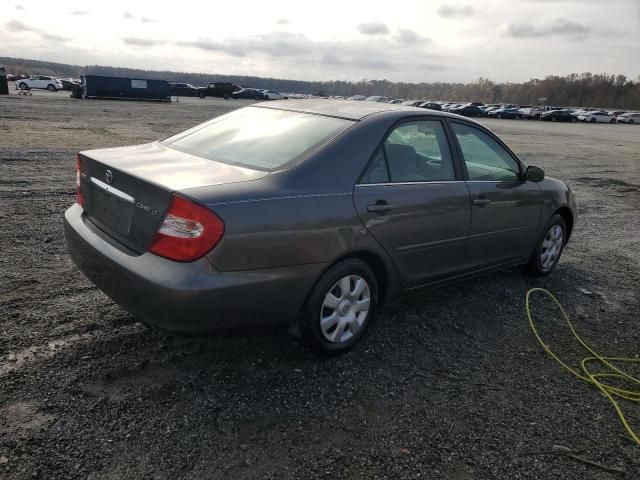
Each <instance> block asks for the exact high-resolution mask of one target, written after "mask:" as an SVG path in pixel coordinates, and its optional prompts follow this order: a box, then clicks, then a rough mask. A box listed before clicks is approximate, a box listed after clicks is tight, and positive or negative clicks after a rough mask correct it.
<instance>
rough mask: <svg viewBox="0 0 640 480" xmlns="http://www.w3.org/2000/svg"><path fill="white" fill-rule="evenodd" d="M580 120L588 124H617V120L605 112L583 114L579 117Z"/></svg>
mask: <svg viewBox="0 0 640 480" xmlns="http://www.w3.org/2000/svg"><path fill="white" fill-rule="evenodd" d="M578 120H580V121H581V122H588V123H616V119H615V118H614V117H611V116H609V113H608V112H605V111H599V112H597V111H593V112H588V113H583V114H582V115H578Z"/></svg>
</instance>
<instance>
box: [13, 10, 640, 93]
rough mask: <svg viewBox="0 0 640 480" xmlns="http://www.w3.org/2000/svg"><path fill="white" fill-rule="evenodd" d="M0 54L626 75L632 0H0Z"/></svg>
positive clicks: (299, 71)
mask: <svg viewBox="0 0 640 480" xmlns="http://www.w3.org/2000/svg"><path fill="white" fill-rule="evenodd" d="M164 5H171V6H172V7H171V8H167V7H166V6H164ZM225 5H226V6H227V7H225ZM0 56H9V57H21V58H31V59H37V60H47V61H53V62H62V63H71V64H75V65H109V66H118V67H131V68H144V69H153V70H177V71H187V72H202V73H220V74H229V75H234V74H237V75H256V76H267V77H276V78H290V79H299V80H351V81H357V80H361V79H383V78H385V79H388V80H392V81H406V82H435V81H443V82H470V81H473V80H476V79H478V78H480V77H484V78H490V79H491V80H494V81H500V82H506V81H508V82H519V81H526V80H528V79H530V78H543V77H545V76H547V75H564V74H568V73H573V72H576V73H581V72H592V73H603V72H606V73H610V74H618V73H621V74H624V75H627V76H628V77H630V78H633V79H635V78H637V77H638V76H639V75H640V0H403V1H402V2H392V1H391V2H390V1H388V0H386V1H384V2H382V1H377V0H369V1H346V0H342V1H334V0H322V1H304V0H270V1H269V2H264V1H261V2H258V1H250V0H247V1H244V2H241V3H240V2H237V3H233V2H232V3H229V2H217V1H212V0H205V1H201V0H188V1H185V2H175V1H174V2H165V1H163V0H154V1H149V0H136V1H131V0H128V1H121V0H108V1H104V0H102V1H99V2H98V1H91V0H84V1H83V2H51V1H49V0H47V1H42V0H21V1H20V2H19V3H13V2H12V0H4V1H3V4H2V6H1V7H0Z"/></svg>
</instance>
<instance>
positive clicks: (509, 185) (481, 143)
mask: <svg viewBox="0 0 640 480" xmlns="http://www.w3.org/2000/svg"><path fill="white" fill-rule="evenodd" d="M451 126H452V129H453V132H454V134H455V137H456V139H457V141H458V145H459V151H460V153H461V155H462V158H463V159H464V166H465V168H466V171H467V178H468V180H467V186H468V188H469V196H470V199H471V230H470V233H469V240H468V244H467V253H466V259H465V264H466V267H467V268H468V269H470V270H476V269H479V268H483V267H490V266H496V265H500V264H503V263H509V262H513V261H520V260H521V261H525V260H526V259H527V258H528V256H529V255H530V254H531V251H532V249H533V245H534V244H535V240H536V235H537V234H536V232H537V231H538V223H539V220H540V213H541V208H542V195H541V192H540V188H539V186H538V184H537V183H534V182H527V181H524V180H523V173H524V172H522V168H521V165H520V162H518V160H517V159H516V158H514V156H513V155H512V154H511V153H510V152H509V151H508V150H507V149H506V148H505V147H504V146H503V145H501V144H500V143H499V142H498V141H497V140H496V139H495V138H494V137H493V136H492V135H491V134H490V133H489V132H486V131H484V130H483V129H481V128H479V127H475V126H471V125H469V124H466V123H457V122H451Z"/></svg>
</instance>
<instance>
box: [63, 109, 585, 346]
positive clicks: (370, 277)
mask: <svg viewBox="0 0 640 480" xmlns="http://www.w3.org/2000/svg"><path fill="white" fill-rule="evenodd" d="M76 180H77V203H75V204H74V205H73V206H72V207H71V208H69V209H68V210H67V212H66V214H65V236H66V240H67V244H68V250H69V253H70V255H71V257H72V258H73V260H74V261H75V263H76V264H77V265H78V267H79V268H80V269H81V270H82V272H84V274H85V275H86V276H87V277H88V278H89V279H90V280H91V281H93V282H94V283H95V284H96V285H97V286H98V287H99V288H100V289H102V290H103V291H104V292H105V293H106V294H107V295H109V296H110V297H111V298H112V299H113V300H114V301H115V302H117V303H118V304H120V305H121V306H122V307H123V308H124V309H126V310H127V311H129V312H130V313H132V314H133V315H135V316H136V317H138V318H139V319H140V320H142V321H143V322H145V323H147V324H150V325H155V326H158V327H161V328H164V329H169V330H174V331H181V332H201V331H211V330H215V329H228V328H233V329H236V328H243V327H254V326H265V325H281V326H293V327H295V328H293V329H292V330H293V331H297V332H299V333H300V336H301V338H302V339H303V340H304V342H305V343H306V344H307V345H308V346H309V347H311V348H312V349H313V350H315V351H318V352H323V353H327V354H337V353H342V352H345V351H347V350H348V349H349V348H351V347H352V346H353V345H354V344H355V343H357V342H358V341H359V340H360V339H361V338H362V336H363V334H364V333H365V331H366V330H367V327H368V326H369V325H370V324H371V322H372V320H373V318H374V316H375V314H376V312H377V310H378V308H379V307H380V306H381V305H383V304H384V303H385V302H389V301H390V300H393V299H395V298H398V297H399V296H400V295H402V294H403V293H405V292H410V291H414V290H415V289H417V288H419V287H425V286H431V285H440V284H442V283H443V282H448V281H454V280H460V279H464V278H465V277H468V276H470V275H474V274H478V273H483V272H489V271H492V270H495V269H502V268H505V267H511V266H516V265H520V266H522V267H523V270H524V271H525V272H527V273H528V274H531V275H546V274H548V273H550V272H551V271H553V269H554V268H555V267H556V264H557V263H558V260H559V258H560V255H561V253H562V249H563V247H564V246H565V245H566V243H567V241H568V240H569V237H570V236H571V232H572V230H573V227H574V224H575V221H576V207H575V201H574V197H573V194H572V192H571V190H570V189H569V188H568V187H567V186H566V185H565V184H564V183H562V182H560V181H558V180H554V179H551V178H545V176H544V172H543V171H542V170H541V169H540V168H537V167H533V166H529V167H526V166H525V165H523V164H522V162H521V161H520V160H519V159H518V157H517V156H516V155H514V154H513V152H511V150H509V148H508V147H507V146H506V145H505V144H504V143H503V142H502V141H500V139H499V138H498V137H497V136H496V135H494V134H493V133H492V132H491V131H489V130H488V129H486V128H485V127H483V126H482V125H480V124H478V123H476V122H474V121H472V120H469V119H467V118H463V117H460V116H457V115H452V114H447V113H441V112H436V111H430V110H424V109H421V108H414V107H405V106H401V105H392V104H385V103H377V102H343V101H342V102H341V101H330V100H315V101H314V100H300V101H296V100H294V101H291V100H290V101H286V102H279V101H276V102H270V103H269V104H264V103H262V104H259V105H254V106H250V107H246V108H242V109H239V110H236V111H233V112H231V113H229V114H226V115H223V116H221V117H218V118H215V119H213V120H211V121H209V122H206V123H204V124H202V125H199V126H196V127H194V128H192V129H190V130H187V131H185V132H183V133H180V134H178V135H175V136H173V137H170V138H167V139H165V140H162V141H159V142H153V143H149V144H145V145H136V146H131V147H121V148H107V149H101V150H90V151H84V152H81V153H79V154H78V158H77V179H76Z"/></svg>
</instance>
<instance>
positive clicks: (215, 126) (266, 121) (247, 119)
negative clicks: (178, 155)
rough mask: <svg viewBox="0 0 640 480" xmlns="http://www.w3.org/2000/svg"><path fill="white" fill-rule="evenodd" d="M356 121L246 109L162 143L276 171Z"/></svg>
mask: <svg viewBox="0 0 640 480" xmlns="http://www.w3.org/2000/svg"><path fill="white" fill-rule="evenodd" d="M354 123H355V122H353V121H351V120H345V119H342V118H333V117H325V116H322V115H312V114H307V113H298V112H289V111H285V110H276V109H271V108H260V107H247V108H241V109H239V110H235V111H233V112H231V113H228V114H226V115H222V116H220V117H218V118H215V119H213V120H211V121H209V122H206V123H203V124H202V125H198V126H197V127H194V128H191V129H189V130H187V131H185V132H182V133H179V134H177V135H174V136H173V137H169V138H167V139H166V140H163V141H162V144H163V145H165V146H167V147H170V148H175V149H176V150H180V151H183V152H186V153H189V154H191V155H196V156H198V157H202V158H206V159H208V160H215V161H218V162H222V163H228V164H231V165H238V166H242V167H247V168H252V169H257V170H265V171H272V170H276V169H281V168H285V167H286V166H288V165H292V164H294V163H297V162H298V161H300V160H302V159H303V158H304V157H306V156H307V155H308V154H309V153H310V152H311V151H313V150H314V149H316V148H318V147H319V146H321V145H322V144H324V143H326V142H327V141H329V140H330V139H331V138H333V137H335V136H336V135H338V134H339V133H341V132H343V131H345V130H346V129H347V128H349V127H350V126H351V125H353V124H354Z"/></svg>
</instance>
